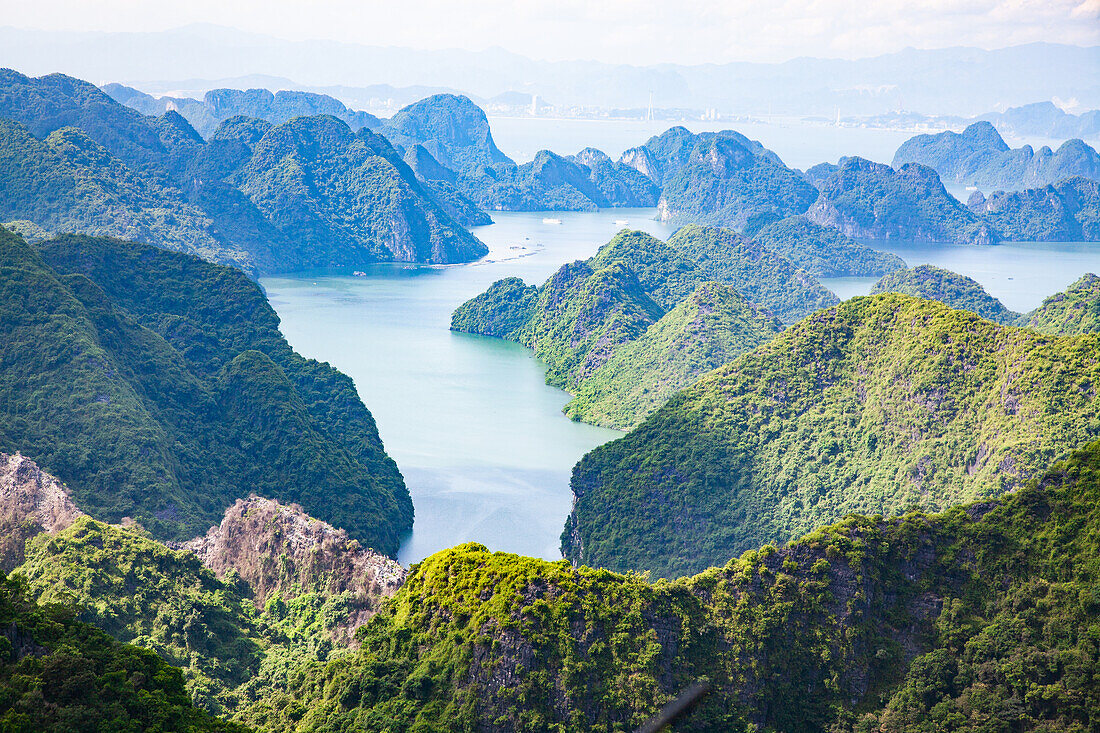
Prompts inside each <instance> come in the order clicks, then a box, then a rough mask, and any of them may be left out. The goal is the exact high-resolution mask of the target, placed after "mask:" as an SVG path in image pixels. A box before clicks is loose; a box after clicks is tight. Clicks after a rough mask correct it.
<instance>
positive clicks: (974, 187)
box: [966, 186, 978, 191]
mask: <svg viewBox="0 0 1100 733" xmlns="http://www.w3.org/2000/svg"><path fill="white" fill-rule="evenodd" d="M966 190H967V191H977V190H978V187H977V186H967V187H966Z"/></svg>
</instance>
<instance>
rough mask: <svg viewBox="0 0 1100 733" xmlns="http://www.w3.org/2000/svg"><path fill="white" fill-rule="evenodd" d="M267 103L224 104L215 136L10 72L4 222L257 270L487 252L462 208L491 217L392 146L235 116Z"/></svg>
mask: <svg viewBox="0 0 1100 733" xmlns="http://www.w3.org/2000/svg"><path fill="white" fill-rule="evenodd" d="M256 91H262V90H252V91H250V92H243V93H237V92H232V93H229V94H227V95H222V96H225V97H226V99H225V100H223V101H224V102H225V105H224V106H225V107H226V108H227V109H225V110H223V112H226V114H227V116H226V118H225V119H224V121H223V122H222V123H221V124H220V125H219V126H218V127H217V128H216V129H214V130H213V132H212V134H211V136H210V140H204V139H203V138H202V137H201V136H200V135H199V134H198V133H197V132H196V131H195V129H194V128H193V127H191V125H190V124H189V123H188V122H187V120H186V119H184V117H183V116H181V115H180V114H179V113H177V112H175V111H170V112H166V113H164V114H163V115H162V116H161V117H157V118H154V117H146V116H143V115H141V114H139V113H138V112H137V111H136V110H134V109H130V108H128V107H125V106H123V105H121V104H119V103H118V102H116V101H115V100H113V99H111V97H109V96H108V95H107V94H105V93H104V92H103V91H101V90H99V89H97V88H96V87H95V86H93V85H91V84H89V83H87V82H83V81H80V80H78V79H73V78H71V77H67V76H64V75H61V74H53V75H50V76H44V77H41V78H37V79H32V78H29V77H26V76H23V75H22V74H19V73H17V72H14V71H10V70H0V193H2V194H3V196H2V197H0V198H3V202H4V203H3V205H2V206H0V219H5V220H10V219H25V220H29V221H31V222H33V223H35V224H37V225H38V226H41V227H43V228H44V229H47V230H50V231H58V232H83V233H92V234H110V235H114V236H121V237H126V238H132V239H140V240H143V241H148V242H149V243H150V244H155V245H158V246H162V247H166V248H169V249H175V250H182V251H186V252H190V253H193V254H197V255H199V256H201V257H203V258H205V259H209V260H212V261H217V262H223V263H228V264H233V265H236V266H239V267H242V268H244V269H246V270H247V271H249V272H251V273H253V274H256V273H269V272H279V271H287V270H296V269H304V268H310V267H328V266H359V265H362V264H365V263H369V262H377V261H389V260H401V261H419V262H433V263H450V262H466V261H469V260H472V259H477V258H478V257H481V256H482V255H484V254H485V252H486V251H487V250H486V248H485V246H484V245H483V244H482V243H481V242H480V241H478V240H477V239H476V238H475V237H474V236H473V235H471V234H470V233H469V232H468V231H467V230H466V229H465V228H464V227H463V226H462V225H461V224H459V222H458V221H456V220H455V219H454V218H452V216H451V215H450V214H449V213H447V212H448V211H453V212H454V213H455V214H457V215H459V216H461V217H463V220H464V221H469V222H470V223H473V222H474V221H475V220H476V221H481V222H482V223H484V222H483V219H482V218H480V217H483V216H484V215H483V214H482V213H481V212H477V211H476V206H474V205H473V204H472V202H469V201H468V200H467V199H465V198H464V197H463V196H462V195H461V194H460V193H459V192H457V191H453V190H447V189H445V188H442V187H437V186H432V185H427V184H422V182H421V181H420V180H419V179H418V178H417V176H416V174H415V173H414V172H413V171H412V170H411V169H410V168H409V166H408V165H406V164H405V162H404V161H403V160H402V159H401V156H400V155H399V154H398V152H397V151H395V150H394V149H393V148H392V147H391V146H390V144H389V143H388V142H387V141H386V140H385V139H384V138H382V137H381V136H379V135H375V134H373V133H371V132H370V131H369V130H367V129H366V128H363V129H361V130H360V131H359V132H358V133H355V132H353V131H352V129H351V128H350V127H349V126H348V124H347V123H346V122H344V121H341V120H339V119H337V118H335V117H327V116H323V115H320V116H314V117H296V118H294V119H289V120H287V121H283V122H282V123H281V124H279V125H272V124H271V123H270V122H266V121H262V120H256V119H252V120H249V119H246V118H242V117H240V116H239V115H237V116H228V112H229V111H233V112H235V111H236V110H237V108H238V107H244V108H249V107H250V106H251V105H252V104H253V103H255V104H259V105H260V106H263V105H262V104H261V103H262V102H263V100H262V99H252V97H253V96H255V95H253V94H252V92H256ZM264 94H267V93H266V92H264ZM216 96H217V95H216ZM260 96H261V97H262V96H263V95H262V94H261V95H260ZM276 101H277V100H275V99H273V100H272V104H275V103H276ZM317 103H318V100H316V99H312V98H310V99H306V98H299V97H293V98H291V97H286V98H284V99H283V100H282V102H280V104H282V106H283V108H285V110H289V109H291V108H293V109H296V110H298V111H301V112H306V111H309V109H310V108H311V105H315V104H317ZM213 104H214V106H215V107H217V108H218V109H222V107H219V105H220V104H221V102H219V101H218V99H214V100H213ZM323 106H324V105H322V107H323ZM285 110H284V111H285ZM268 112H271V110H270V109H268ZM219 114H221V113H220V112H219ZM287 114H290V113H289V112H287ZM267 116H269V117H271V118H272V119H281V118H282V116H283V114H282V113H280V114H274V113H271V114H268V115H267ZM345 116H346V115H345ZM16 123H18V124H16ZM21 125H25V128H24V127H22V126H21ZM28 131H29V132H28ZM437 189H438V196H439V197H440V198H439V199H437V198H436V196H437V193H436V190H437Z"/></svg>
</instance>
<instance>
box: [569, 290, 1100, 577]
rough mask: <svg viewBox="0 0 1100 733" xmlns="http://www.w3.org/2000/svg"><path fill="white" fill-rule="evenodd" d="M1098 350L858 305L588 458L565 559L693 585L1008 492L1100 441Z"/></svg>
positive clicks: (877, 301)
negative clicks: (730, 560) (718, 573)
mask: <svg viewBox="0 0 1100 733" xmlns="http://www.w3.org/2000/svg"><path fill="white" fill-rule="evenodd" d="M1098 347H1100V336H1097V335H1095V334H1090V335H1084V336H1077V337H1064V338H1049V337H1045V336H1042V335H1040V334H1037V333H1035V332H1033V331H1028V330H1023V329H1017V328H1011V327H1004V326H998V325H997V324H994V323H992V322H990V321H986V320H983V319H981V318H979V317H977V316H975V315H973V314H971V313H968V312H966V311H958V310H952V309H950V308H948V307H947V306H945V305H943V304H941V303H937V302H934V301H928V300H919V299H915V298H912V297H909V296H903V295H898V294H885V295H877V296H872V297H868V298H854V299H852V300H849V301H846V302H844V303H842V304H840V305H838V306H836V307H835V308H833V309H831V310H826V311H820V312H818V313H816V314H814V315H813V316H811V317H809V318H806V319H805V320H803V321H801V322H800V323H798V324H797V325H795V326H793V327H791V328H790V329H788V330H787V331H786V332H784V333H783V334H781V335H779V336H778V337H777V338H775V339H774V340H772V341H770V342H769V343H767V344H765V345H763V346H761V347H760V348H758V349H756V350H755V351H752V352H749V353H748V354H746V355H744V356H742V357H740V358H738V359H736V360H734V361H733V362H731V363H729V364H727V365H726V366H724V367H722V368H720V369H717V370H715V371H713V372H711V373H709V374H708V375H706V376H705V377H704V378H702V379H701V380H700V381H699V382H697V383H696V384H695V385H694V386H692V387H689V388H688V389H686V390H684V391H682V392H680V393H679V394H678V395H677V396H676V397H674V398H673V399H672V400H671V401H670V402H669V403H667V404H666V405H665V406H664V407H662V408H661V409H660V410H658V411H657V412H656V413H654V414H653V415H652V416H650V418H649V419H647V420H646V421H645V422H644V423H642V424H641V425H640V426H639V427H637V428H636V429H635V430H634V431H632V432H631V433H630V434H628V435H627V436H626V437H625V438H622V439H620V440H617V441H614V442H612V443H608V444H606V445H604V446H601V447H599V448H597V449H595V450H594V451H592V452H591V453H589V454H588V455H587V456H585V457H584V458H583V459H582V460H581V462H580V463H579V464H578V465H577V466H576V468H575V469H574V474H573V480H572V487H573V491H574V493H575V495H576V497H577V499H576V502H575V505H574V511H573V514H572V515H571V517H570V519H569V521H568V523H567V526H566V530H565V532H564V533H563V535H562V548H563V551H564V553H565V555H566V557H568V558H570V559H571V560H574V561H576V562H581V563H586V564H593V565H600V566H603V567H608V568H611V569H623V570H625V569H634V570H650V571H652V572H653V573H655V574H657V575H660V576H666V577H675V576H679V575H684V574H687V573H691V572H697V571H699V570H701V569H702V568H704V567H706V566H707V565H711V564H715V563H719V562H722V558H724V557H728V556H730V555H733V554H736V553H738V552H741V551H743V550H744V549H747V548H750V547H754V546H757V545H759V544H762V543H764V542H782V541H785V540H788V539H790V538H792V537H795V536H798V535H799V534H801V533H803V532H806V531H809V530H810V529H812V528H813V527H815V526H818V525H821V524H823V523H826V522H830V521H835V520H836V519H838V518H840V517H843V516H844V515H845V514H848V513H850V512H860V513H868V514H873V513H879V514H884V515H889V514H897V513H900V512H903V511H906V510H908V509H910V508H914V507H916V508H922V509H925V510H928V509H942V508H945V507H948V506H951V505H954V504H958V503H961V502H965V501H969V500H974V499H977V498H981V497H990V496H997V495H999V494H1001V493H1003V492H1005V491H1010V490H1012V489H1014V488H1016V487H1019V486H1021V485H1023V484H1025V483H1026V482H1027V481H1028V480H1029V479H1030V478H1032V477H1033V476H1034V475H1035V474H1036V472H1037V471H1039V470H1041V468H1042V466H1043V465H1045V464H1047V463H1048V462H1049V461H1050V460H1051V459H1052V458H1054V457H1056V456H1057V455H1059V454H1060V453H1061V452H1063V451H1065V450H1067V449H1069V448H1070V447H1072V446H1074V445H1079V444H1081V443H1083V442H1085V441H1086V440H1089V439H1092V438H1095V437H1096V436H1098V435H1100V420H1097V418H1096V415H1097V408H1098V402H1097V400H1098V399H1100V398H1098V396H1097V395H1096V393H1095V391H1094V390H1092V388H1091V386H1090V385H1092V384H1094V383H1095V382H1096V380H1097V378H1100V360H1098V359H1097V356H1096V355H1097V348H1098Z"/></svg>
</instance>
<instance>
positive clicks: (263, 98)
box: [100, 84, 382, 138]
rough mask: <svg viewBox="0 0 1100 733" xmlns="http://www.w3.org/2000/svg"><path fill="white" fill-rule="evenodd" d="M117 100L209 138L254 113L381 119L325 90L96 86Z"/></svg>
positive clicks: (351, 122)
mask: <svg viewBox="0 0 1100 733" xmlns="http://www.w3.org/2000/svg"><path fill="white" fill-rule="evenodd" d="M100 88H101V89H102V90H103V91H104V92H105V93H106V94H107V95H108V96H110V97H111V99H113V100H115V101H116V102H118V103H119V104H124V105H126V106H127V107H132V108H133V109H136V110H137V111H139V112H141V113H142V114H143V115H153V116H160V115H162V114H164V113H166V112H169V111H175V112H179V113H180V114H181V115H182V116H183V117H184V119H186V120H187V121H188V123H190V124H191V126H192V127H193V128H195V131H196V132H198V133H199V134H200V135H202V136H203V137H204V138H209V137H210V136H211V135H213V134H214V131H215V130H216V129H217V128H218V125H220V124H221V123H222V122H224V121H225V120H227V119H229V118H230V117H235V116H237V115H244V116H246V117H254V118H258V119H261V120H266V121H268V122H271V123H274V124H276V125H281V124H282V123H284V122H288V121H290V120H292V119H294V118H295V117H313V116H316V115H328V116H330V117H335V118H336V119H338V120H341V121H343V122H346V123H347V124H348V126H349V127H351V128H352V129H353V130H358V129H360V128H363V127H369V128H372V129H373V128H376V127H379V126H381V124H382V121H381V120H380V119H378V118H377V117H375V116H374V115H372V114H370V113H369V112H361V111H358V110H350V109H348V108H347V106H346V105H345V104H344V103H343V102H341V101H340V100H338V99H336V98H335V97H330V96H329V95H327V94H317V93H314V92H301V91H294V90H289V89H282V90H279V91H276V92H275V93H272V92H270V91H269V90H267V89H247V90H245V89H211V90H210V91H208V92H207V93H206V94H204V95H203V98H202V99H191V98H190V97H167V96H165V97H153V96H152V95H149V94H145V93H144V92H140V91H138V90H137V89H133V88H131V87H128V86H125V85H123V84H104V85H103V86H102V87H100Z"/></svg>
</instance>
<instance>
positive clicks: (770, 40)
mask: <svg viewBox="0 0 1100 733" xmlns="http://www.w3.org/2000/svg"><path fill="white" fill-rule="evenodd" d="M0 10H2V11H3V18H4V21H3V22H4V23H5V24H7V25H13V26H21V27H36V28H47V29H64V30H162V29H166V28H171V27H175V26H179V25H184V24H188V23H196V22H204V23H215V24H220V25H227V26H233V27H236V28H240V29H243V30H250V31H255V32H259V33H269V34H272V35H277V36H281V37H284V38H292V39H302V38H328V39H333V40H339V41H346V42H355V43H365V44H373V45H392V46H410V47H414V48H469V49H483V48H487V47H490V46H501V47H504V48H506V49H508V50H511V51H515V52H518V53H522V54H524V55H528V56H532V57H535V58H543V59H554V60H563V59H579V58H584V59H598V60H602V61H610V62H625V63H636V64H651V63H659V62H676V63H706V62H715V63H721V62H726V61H782V60H786V59H788V58H792V57H795V56H829V57H841V58H858V57H864V56H872V55H877V54H880V53H886V52H890V51H896V50H900V49H902V48H905V47H907V46H914V47H919V48H940V47H945V46H978V47H982V48H998V47H1003V46H1007V45H1014V44H1019V43H1029V42H1033V41H1049V42H1058V43H1074V44H1081V45H1096V44H1100V0H875V1H873V2H868V1H867V0H772V1H771V2H768V1H767V0H672V1H670V0H597V1H596V2H592V0H404V1H398V2H395V1H394V0H385V1H384V2H379V1H378V0H313V1H312V2H299V1H292V0H262V1H261V0H236V1H233V0H190V1H189V2H187V3H164V2H160V1H159V0H97V1H96V2H87V0H36V2H33V3H32V2H27V0H0Z"/></svg>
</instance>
